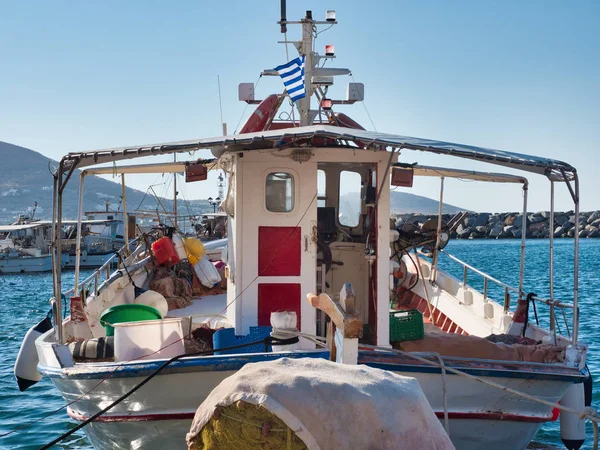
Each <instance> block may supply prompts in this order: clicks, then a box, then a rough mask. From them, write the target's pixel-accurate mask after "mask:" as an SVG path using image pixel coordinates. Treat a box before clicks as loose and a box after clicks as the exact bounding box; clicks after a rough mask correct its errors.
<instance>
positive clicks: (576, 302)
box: [567, 172, 579, 347]
mask: <svg viewBox="0 0 600 450" xmlns="http://www.w3.org/2000/svg"><path fill="white" fill-rule="evenodd" d="M574 176H575V199H574V200H575V236H574V239H575V257H574V261H573V272H574V273H573V345H574V346H575V347H576V346H577V338H578V337H579V177H578V176H577V172H575V174H574ZM567 183H568V181H567Z"/></svg>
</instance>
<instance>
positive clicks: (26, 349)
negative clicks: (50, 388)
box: [14, 317, 52, 392]
mask: <svg viewBox="0 0 600 450" xmlns="http://www.w3.org/2000/svg"><path fill="white" fill-rule="evenodd" d="M50 329H52V322H51V321H50V318H49V317H46V318H45V319H44V320H42V321H41V322H40V323H38V324H37V325H34V326H33V327H31V328H30V329H29V330H28V331H27V333H26V334H25V337H24V338H23V341H22V342H21V348H20V349H19V353H18V355H17V359H16V360H15V369H14V370H15V377H16V378H17V384H18V385H19V390H20V391H21V392H23V391H24V390H25V389H27V388H29V387H31V386H33V385H34V384H35V383H37V382H38V381H40V380H41V379H42V375H41V374H40V373H39V372H38V370H37V365H38V354H37V350H36V348H35V340H36V339H37V338H38V337H40V336H41V335H42V334H44V333H45V332H46V331H48V330H50Z"/></svg>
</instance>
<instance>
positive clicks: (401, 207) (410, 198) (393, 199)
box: [390, 191, 466, 214]
mask: <svg viewBox="0 0 600 450" xmlns="http://www.w3.org/2000/svg"><path fill="white" fill-rule="evenodd" d="M438 209H439V201H438V200H433V199H431V198H428V197H423V196H422V195H416V194H411V193H409V192H398V191H392V192H391V193H390V212H391V213H392V214H409V213H421V214H437V213H438ZM442 209H443V213H444V214H456V213H457V212H460V211H466V209H465V208H459V207H458V206H454V205H450V204H447V203H444V206H443V208H442Z"/></svg>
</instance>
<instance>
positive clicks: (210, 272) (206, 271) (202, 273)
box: [194, 256, 221, 288]
mask: <svg viewBox="0 0 600 450" xmlns="http://www.w3.org/2000/svg"><path fill="white" fill-rule="evenodd" d="M194 272H196V275H197V276H198V280H200V283H202V285H203V286H206V287H207V288H212V287H214V286H215V285H216V284H217V283H220V282H221V275H219V271H218V270H217V268H216V267H215V266H214V264H213V263H211V262H210V261H209V259H208V258H207V257H206V256H203V257H202V258H201V259H200V261H198V262H197V263H196V264H194Z"/></svg>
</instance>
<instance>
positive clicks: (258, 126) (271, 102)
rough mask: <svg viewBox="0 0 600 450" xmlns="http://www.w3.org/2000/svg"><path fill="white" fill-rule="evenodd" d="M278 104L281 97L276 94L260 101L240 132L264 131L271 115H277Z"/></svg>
mask: <svg viewBox="0 0 600 450" xmlns="http://www.w3.org/2000/svg"><path fill="white" fill-rule="evenodd" d="M278 104H279V97H278V96H277V95H276V94H271V95H269V96H268V97H267V98H265V99H264V100H263V101H262V102H260V103H259V105H258V107H257V108H256V109H255V110H254V112H253V113H252V115H251V116H250V117H248V120H246V123H245V124H244V126H243V127H242V128H240V131H239V134H244V133H254V132H256V131H264V129H265V126H266V125H267V123H268V122H269V120H270V119H271V117H272V116H274V115H275V112H276V111H275V109H276V108H277V105H278Z"/></svg>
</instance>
